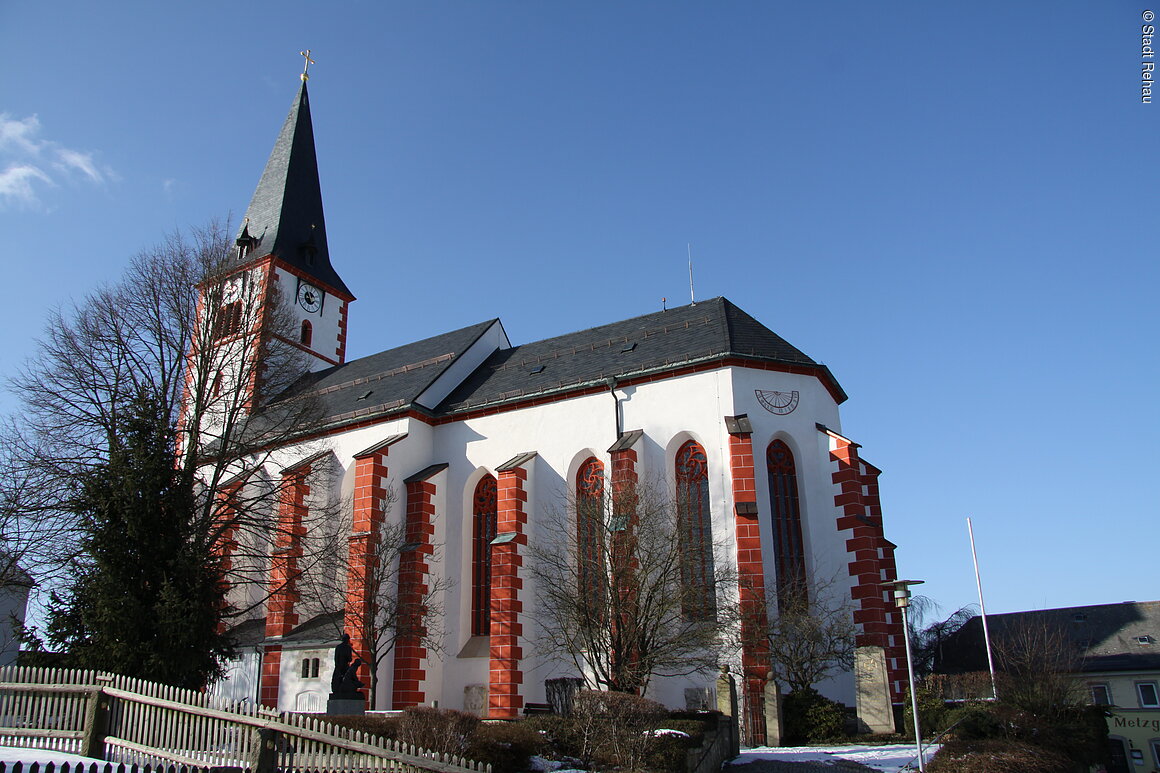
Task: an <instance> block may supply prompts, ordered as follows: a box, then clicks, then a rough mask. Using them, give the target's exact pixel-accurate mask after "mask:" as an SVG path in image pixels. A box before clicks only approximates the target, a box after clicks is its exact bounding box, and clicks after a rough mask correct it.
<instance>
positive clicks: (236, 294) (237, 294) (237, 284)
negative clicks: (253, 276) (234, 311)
mask: <svg viewBox="0 0 1160 773" xmlns="http://www.w3.org/2000/svg"><path fill="white" fill-rule="evenodd" d="M241 297H242V280H241V279H238V278H236V277H235V278H234V279H231V280H229V281H228V282H226V284H225V286H224V287H223V288H222V303H233V302H234V301H236V300H238V299H239V298H241Z"/></svg>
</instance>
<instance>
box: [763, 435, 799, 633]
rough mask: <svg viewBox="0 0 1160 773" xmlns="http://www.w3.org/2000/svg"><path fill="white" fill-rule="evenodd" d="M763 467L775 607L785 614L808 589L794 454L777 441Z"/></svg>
mask: <svg viewBox="0 0 1160 773" xmlns="http://www.w3.org/2000/svg"><path fill="white" fill-rule="evenodd" d="M765 466H766V470H767V472H768V473H769V499H770V510H771V512H772V513H773V549H774V568H775V569H776V571H777V606H778V609H779V611H782V612H784V611H786V609H787V608H788V607H789V605H790V604H791V603H792V602H793V601H794V600H799V601H804V600H806V599H805V594H806V590H807V589H806V557H805V548H804V545H803V542H802V517H801V510H800V508H799V506H798V485H797V467H796V466H795V465H794V460H793V452H792V451H790V450H789V446H787V445H786V444H785V443H784V442H782V441H780V440H775V441H773V442H772V443H770V444H769V448H768V449H766V452H765Z"/></svg>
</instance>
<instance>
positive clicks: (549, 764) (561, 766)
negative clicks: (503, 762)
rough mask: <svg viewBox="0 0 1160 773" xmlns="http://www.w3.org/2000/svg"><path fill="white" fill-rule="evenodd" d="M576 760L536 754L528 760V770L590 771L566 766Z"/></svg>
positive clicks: (541, 772)
mask: <svg viewBox="0 0 1160 773" xmlns="http://www.w3.org/2000/svg"><path fill="white" fill-rule="evenodd" d="M575 762H576V760H567V761H561V760H549V759H545V758H544V757H540V756H535V757H532V758H531V759H530V760H528V770H529V771H532V773H589V772H588V771H585V770H581V769H579V768H571V767H565V766H567V765H572V764H573V763H575Z"/></svg>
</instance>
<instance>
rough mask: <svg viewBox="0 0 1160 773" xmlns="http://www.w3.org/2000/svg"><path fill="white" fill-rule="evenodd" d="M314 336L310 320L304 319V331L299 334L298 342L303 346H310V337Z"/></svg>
mask: <svg viewBox="0 0 1160 773" xmlns="http://www.w3.org/2000/svg"><path fill="white" fill-rule="evenodd" d="M313 337H314V331H313V330H312V329H311V328H310V320H308V319H304V320H302V332H301V334H299V336H298V343H300V344H302V345H303V346H310V339H311V338H313Z"/></svg>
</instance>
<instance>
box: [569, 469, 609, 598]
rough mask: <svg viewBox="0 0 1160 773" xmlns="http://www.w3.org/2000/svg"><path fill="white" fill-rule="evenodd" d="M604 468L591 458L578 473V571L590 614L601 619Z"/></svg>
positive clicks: (579, 581) (603, 578)
mask: <svg viewBox="0 0 1160 773" xmlns="http://www.w3.org/2000/svg"><path fill="white" fill-rule="evenodd" d="M605 531H606V524H605V510H604V465H603V464H602V463H601V462H600V460H598V459H597V458H596V457H593V456H590V457H588V458H587V459H586V460H584V463H583V464H581V465H580V469H579V471H578V472H577V473H576V553H577V555H576V569H577V573H576V574H577V580H578V584H579V589H578V590H579V596H578V598H580V599H581V600H582V601H584V602H585V603H586V606H587V607H588V609H587V610H586V612H587V613H588V614H592V615H596V616H602V615H603V612H602V608H603V603H602V602H603V599H604V592H605V585H606V582H605V577H604V568H605V564H604V548H605V544H604V540H605Z"/></svg>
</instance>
